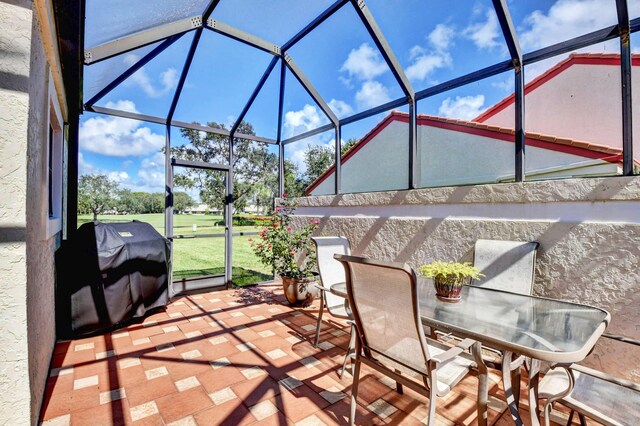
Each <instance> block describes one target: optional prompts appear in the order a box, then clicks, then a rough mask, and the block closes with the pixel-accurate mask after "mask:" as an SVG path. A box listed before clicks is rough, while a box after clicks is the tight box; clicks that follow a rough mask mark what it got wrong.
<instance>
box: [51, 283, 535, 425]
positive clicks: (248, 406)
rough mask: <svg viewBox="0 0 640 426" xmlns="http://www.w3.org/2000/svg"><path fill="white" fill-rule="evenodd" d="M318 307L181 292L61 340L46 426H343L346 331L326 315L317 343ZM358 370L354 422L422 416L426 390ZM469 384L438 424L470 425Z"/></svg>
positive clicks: (470, 380)
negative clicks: (121, 321)
mask: <svg viewBox="0 0 640 426" xmlns="http://www.w3.org/2000/svg"><path fill="white" fill-rule="evenodd" d="M317 307H318V302H317V301H316V302H315V304H314V305H313V306H311V307H308V308H304V309H294V308H290V307H289V306H288V305H287V303H286V301H285V299H284V296H283V295H282V291H281V287H280V286H279V285H262V286H260V287H253V288H248V289H238V290H228V291H216V292H210V293H202V294H197V295H190V296H183V297H179V298H176V299H175V300H174V301H173V302H172V303H171V304H170V305H169V306H168V307H167V309H166V311H161V312H158V313H155V314H154V315H151V316H149V317H147V318H146V319H145V320H144V322H143V323H138V324H133V325H130V326H128V327H126V328H123V329H120V330H117V331H114V332H113V333H109V334H106V335H101V336H96V337H91V338H87V339H81V340H74V341H66V342H58V344H57V345H56V348H55V353H54V357H53V361H52V365H51V374H50V377H49V379H48V383H47V387H46V395H45V401H44V405H43V410H42V421H43V424H44V425H47V426H51V425H68V424H71V425H74V426H75V425H112V424H114V425H115V424H140V425H216V424H228V425H248V424H252V425H263V424H264V425H267V424H268V425H271V424H273V425H293V424H295V425H324V424H326V425H335V424H346V422H347V418H348V417H347V416H348V410H349V392H350V388H351V383H352V377H351V375H350V374H348V373H346V374H345V375H344V376H343V378H342V380H341V379H340V378H339V377H338V375H337V373H336V371H337V369H338V368H339V366H340V365H341V363H342V360H343V356H344V353H345V350H346V347H347V344H348V339H349V336H348V334H347V333H348V331H349V329H348V327H346V326H345V324H344V323H342V322H336V321H334V320H333V319H331V320H329V318H331V317H330V316H329V315H326V316H325V319H326V321H325V322H324V325H323V332H322V336H321V342H322V343H321V345H320V346H321V347H320V348H318V349H315V348H314V347H313V344H312V342H313V338H314V335H315V325H316V316H315V315H316V314H317ZM490 372H491V373H490V374H491V375H490V395H491V396H490V405H491V406H492V407H494V409H490V410H489V419H490V421H491V422H495V423H496V424H498V425H508V424H511V423H512V422H511V420H510V418H509V416H508V414H504V415H503V416H500V414H499V412H498V411H496V407H503V406H504V404H503V403H502V402H501V401H502V400H503V393H502V391H501V389H500V385H499V383H498V381H499V380H498V379H499V377H498V375H497V372H496V371H491V370H490ZM362 378H363V379H362V381H361V387H360V389H361V390H360V395H359V401H358V402H359V403H360V407H359V413H358V416H357V423H358V424H366V425H369V424H403V425H404V424H407V425H412V424H421V420H423V419H424V418H425V417H426V415H427V413H428V411H427V410H428V405H427V404H428V399H426V398H423V397H421V396H419V395H417V394H416V393H414V392H413V391H411V390H408V389H405V394H404V395H399V394H398V393H396V391H395V384H394V383H393V382H389V381H387V380H384V379H381V378H380V376H378V375H376V374H374V373H373V372H372V371H371V370H369V369H367V368H366V367H364V366H363V370H362ZM476 388H477V378H476V376H475V375H474V374H471V375H469V376H467V377H466V378H465V379H464V380H463V382H461V383H460V384H459V385H458V386H457V387H456V388H455V390H454V391H453V392H451V393H450V394H449V396H448V397H446V398H445V399H440V400H439V401H438V407H437V410H438V421H439V422H438V424H440V425H449V424H464V425H469V424H476V423H477V422H476V411H475V401H476ZM523 389H526V388H525V387H524V383H523ZM524 396H525V392H523V397H524ZM522 406H524V407H525V408H526V407H527V404H526V401H524V398H523V402H522ZM524 414H525V415H527V416H528V412H527V411H524Z"/></svg>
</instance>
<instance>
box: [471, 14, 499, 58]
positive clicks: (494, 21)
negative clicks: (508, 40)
mask: <svg viewBox="0 0 640 426" xmlns="http://www.w3.org/2000/svg"><path fill="white" fill-rule="evenodd" d="M485 18H486V21H484V22H478V23H476V24H472V25H469V26H468V27H467V28H465V29H464V31H463V32H462V34H463V35H464V36H465V37H467V38H469V39H471V40H472V41H473V43H474V44H475V45H476V46H477V47H479V48H480V49H492V48H494V47H496V46H498V45H499V44H500V43H499V42H498V40H499V39H500V35H501V30H500V28H499V27H498V18H497V17H496V14H495V12H494V11H493V10H491V9H487V11H486V12H485Z"/></svg>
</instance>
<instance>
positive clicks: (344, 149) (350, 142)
mask: <svg viewBox="0 0 640 426" xmlns="http://www.w3.org/2000/svg"><path fill="white" fill-rule="evenodd" d="M357 143H358V139H356V138H349V139H348V140H347V141H346V142H345V143H343V144H342V146H341V147H340V152H341V153H342V155H344V154H346V153H347V151H349V150H350V149H351V148H352V147H353V146H354V145H355V144H357Z"/></svg>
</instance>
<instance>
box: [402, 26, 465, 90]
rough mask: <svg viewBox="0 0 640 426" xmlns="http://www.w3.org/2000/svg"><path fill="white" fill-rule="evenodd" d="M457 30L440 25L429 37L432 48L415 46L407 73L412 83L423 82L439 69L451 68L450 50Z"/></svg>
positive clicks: (411, 50)
mask: <svg viewBox="0 0 640 426" xmlns="http://www.w3.org/2000/svg"><path fill="white" fill-rule="evenodd" d="M454 36H455V30H454V29H453V27H450V26H447V25H444V24H438V25H436V27H435V28H434V29H433V31H431V32H430V33H429V35H427V41H428V43H429V46H430V48H429V49H426V48H424V47H422V46H418V45H416V46H413V47H412V48H411V49H410V50H409V57H410V58H411V65H409V66H408V67H407V68H406V70H405V73H406V75H407V78H408V79H409V80H412V81H423V80H425V79H426V78H428V77H429V76H430V75H431V74H432V73H433V72H434V71H436V70H437V69H439V68H446V67H450V66H451V64H452V60H451V55H450V54H449V52H448V49H449V48H450V47H451V46H452V45H453V38H454Z"/></svg>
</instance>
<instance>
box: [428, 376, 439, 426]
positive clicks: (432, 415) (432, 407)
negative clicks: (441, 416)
mask: <svg viewBox="0 0 640 426" xmlns="http://www.w3.org/2000/svg"><path fill="white" fill-rule="evenodd" d="M429 382H430V383H429V419H428V420H427V426H433V425H434V424H435V421H436V402H437V400H438V395H437V394H436V386H437V385H436V386H433V381H432V380H431V379H429Z"/></svg>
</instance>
